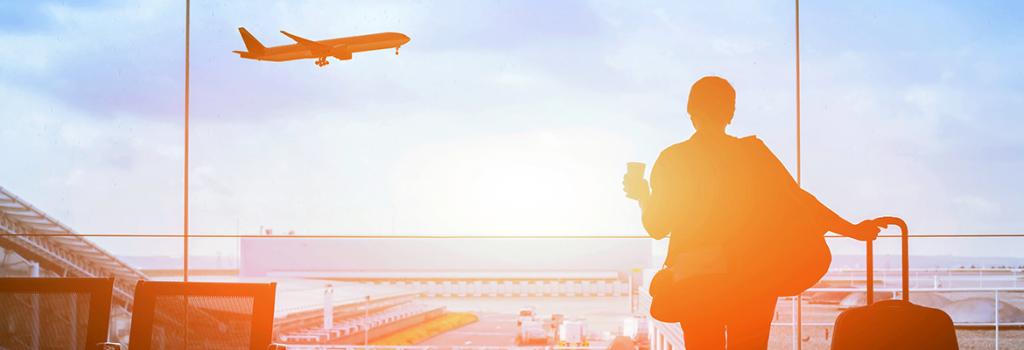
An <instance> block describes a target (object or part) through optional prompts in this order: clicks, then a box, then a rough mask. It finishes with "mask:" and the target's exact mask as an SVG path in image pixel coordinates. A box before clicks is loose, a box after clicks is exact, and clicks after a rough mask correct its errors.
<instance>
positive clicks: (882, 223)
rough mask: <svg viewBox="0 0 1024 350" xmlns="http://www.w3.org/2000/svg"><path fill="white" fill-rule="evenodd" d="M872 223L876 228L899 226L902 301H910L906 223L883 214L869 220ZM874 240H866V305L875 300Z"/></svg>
mask: <svg viewBox="0 0 1024 350" xmlns="http://www.w3.org/2000/svg"><path fill="white" fill-rule="evenodd" d="M871 222H872V223H873V224H875V225H876V226H878V228H886V227H888V226H889V225H896V226H899V228H900V241H901V242H900V243H901V244H902V248H903V249H902V252H901V254H900V256H901V258H902V260H903V261H902V266H901V269H900V272H901V273H902V275H903V276H902V277H903V301H907V302H909V301H910V253H908V251H909V236H908V232H907V223H906V222H904V221H903V219H900V218H898V217H895V216H883V217H880V218H877V219H874V220H871ZM873 243H874V241H873V240H871V241H867V248H868V252H867V260H868V264H867V280H868V281H867V285H868V297H867V302H868V305H871V304H874V302H875V263H874V260H875V259H874V248H873V247H872V246H873Z"/></svg>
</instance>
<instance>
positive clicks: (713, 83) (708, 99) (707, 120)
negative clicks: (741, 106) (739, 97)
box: [686, 76, 736, 126]
mask: <svg viewBox="0 0 1024 350" xmlns="http://www.w3.org/2000/svg"><path fill="white" fill-rule="evenodd" d="M735 110H736V90H733V88H732V85H730V84H729V81H728V80H725V79H723V78H721V77H716V76H707V77H703V78H700V80H697V82H696V83H693V87H691V88H690V97H689V100H688V101H687V103H686V112H687V113H689V114H690V118H691V119H693V121H694V122H695V124H702V125H713V124H717V125H722V126H725V125H728V124H729V123H730V122H732V115H733V112H735Z"/></svg>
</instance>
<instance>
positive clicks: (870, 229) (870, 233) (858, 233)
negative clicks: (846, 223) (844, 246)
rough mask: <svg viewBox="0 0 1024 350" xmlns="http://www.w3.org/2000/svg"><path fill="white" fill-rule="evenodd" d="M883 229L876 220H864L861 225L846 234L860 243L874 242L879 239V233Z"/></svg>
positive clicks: (855, 226)
mask: <svg viewBox="0 0 1024 350" xmlns="http://www.w3.org/2000/svg"><path fill="white" fill-rule="evenodd" d="M881 230H882V229H881V228H879V227H878V224H876V223H875V222H874V220H864V221H861V222H860V223H859V224H856V225H853V228H852V229H851V230H850V232H848V233H847V234H846V236H848V237H852V238H854V239H856V240H859V241H865V242H867V241H873V240H874V239H875V238H878V232H880V231H881Z"/></svg>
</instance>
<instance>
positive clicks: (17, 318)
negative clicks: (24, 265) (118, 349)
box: [0, 277, 114, 350]
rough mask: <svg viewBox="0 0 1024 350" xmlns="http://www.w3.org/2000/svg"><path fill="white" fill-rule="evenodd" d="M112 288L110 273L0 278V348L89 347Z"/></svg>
mask: <svg viewBox="0 0 1024 350" xmlns="http://www.w3.org/2000/svg"><path fill="white" fill-rule="evenodd" d="M113 289H114V279H113V278H31V277H30V278H13V277H4V278H0V310H3V312H2V313H0V348H4V349H72V350H77V349H95V348H96V347H97V346H98V344H102V343H105V342H106V341H107V329H108V327H109V325H110V297H111V294H112V293H113Z"/></svg>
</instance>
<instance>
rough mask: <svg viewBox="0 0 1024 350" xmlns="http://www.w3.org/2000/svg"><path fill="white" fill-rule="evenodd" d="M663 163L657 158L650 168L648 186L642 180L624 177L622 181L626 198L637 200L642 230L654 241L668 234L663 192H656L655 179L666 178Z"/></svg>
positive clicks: (660, 158)
mask: <svg viewBox="0 0 1024 350" xmlns="http://www.w3.org/2000/svg"><path fill="white" fill-rule="evenodd" d="M664 167H665V166H664V162H662V157H660V156H659V157H658V160H657V161H655V163H654V166H653V167H652V168H651V182H652V183H651V184H650V185H649V184H648V182H647V180H644V179H643V178H639V179H637V178H630V177H628V176H627V177H624V178H623V179H622V185H623V190H624V191H625V192H626V197H629V198H632V199H635V200H637V202H639V204H640V211H641V222H642V223H643V225H644V229H645V230H646V231H647V234H648V235H650V236H651V237H652V238H654V239H662V238H665V237H666V236H668V234H669V225H668V222H667V220H666V219H667V217H666V215H665V213H664V211H665V210H666V204H665V200H664V198H663V197H664V194H663V192H664V190H662V191H658V188H657V187H656V186H657V183H658V182H657V181H658V180H657V179H660V178H663V177H664V176H666V175H665V174H663V172H664V171H665V170H664Z"/></svg>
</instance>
